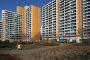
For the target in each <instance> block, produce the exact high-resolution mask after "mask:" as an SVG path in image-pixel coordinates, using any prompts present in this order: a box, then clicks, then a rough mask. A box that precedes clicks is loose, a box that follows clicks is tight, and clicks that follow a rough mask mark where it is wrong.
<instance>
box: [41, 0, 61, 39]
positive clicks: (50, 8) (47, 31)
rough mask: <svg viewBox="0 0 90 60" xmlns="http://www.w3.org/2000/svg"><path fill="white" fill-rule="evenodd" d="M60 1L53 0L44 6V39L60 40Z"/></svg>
mask: <svg viewBox="0 0 90 60" xmlns="http://www.w3.org/2000/svg"><path fill="white" fill-rule="evenodd" d="M59 2H60V0H53V1H51V2H50V3H48V4H46V5H45V6H43V7H42V37H43V38H44V39H50V40H52V39H54V40H59V35H60V33H59V30H60V29H59V28H60V26H59V25H60V18H59V14H60V12H59V11H60V8H59V7H60V3H59Z"/></svg>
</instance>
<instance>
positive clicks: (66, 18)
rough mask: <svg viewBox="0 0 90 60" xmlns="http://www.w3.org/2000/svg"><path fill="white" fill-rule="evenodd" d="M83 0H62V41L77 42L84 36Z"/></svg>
mask: <svg viewBox="0 0 90 60" xmlns="http://www.w3.org/2000/svg"><path fill="white" fill-rule="evenodd" d="M82 7H83V6H82V0H60V7H59V8H60V39H67V40H77V42H80V39H81V38H82V35H83V28H82V26H83V23H82V22H83V9H82Z"/></svg>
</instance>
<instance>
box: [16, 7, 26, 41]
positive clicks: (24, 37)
mask: <svg viewBox="0 0 90 60" xmlns="http://www.w3.org/2000/svg"><path fill="white" fill-rule="evenodd" d="M17 12H18V13H20V14H21V15H22V41H24V40H26V14H25V13H26V12H25V9H24V8H23V7H20V6H18V7H17Z"/></svg>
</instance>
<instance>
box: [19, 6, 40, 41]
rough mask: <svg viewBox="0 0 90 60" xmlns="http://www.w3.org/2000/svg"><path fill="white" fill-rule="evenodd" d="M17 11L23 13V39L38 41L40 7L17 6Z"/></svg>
mask: <svg viewBox="0 0 90 60" xmlns="http://www.w3.org/2000/svg"><path fill="white" fill-rule="evenodd" d="M17 12H19V13H20V14H22V15H23V20H22V36H25V38H24V39H22V40H23V41H32V42H38V41H39V40H40V8H39V7H37V6H33V5H31V6H25V7H24V8H23V7H20V6H18V7H17Z"/></svg>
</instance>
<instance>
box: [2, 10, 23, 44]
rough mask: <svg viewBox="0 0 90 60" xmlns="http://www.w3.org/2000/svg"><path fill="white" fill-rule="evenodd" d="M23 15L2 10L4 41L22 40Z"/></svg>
mask: <svg viewBox="0 0 90 60" xmlns="http://www.w3.org/2000/svg"><path fill="white" fill-rule="evenodd" d="M21 21H22V15H21V14H19V13H15V12H11V11H8V10H2V26H3V27H2V29H3V41H6V40H9V41H10V42H13V41H19V40H21V38H22V27H21V25H22V23H21Z"/></svg>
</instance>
